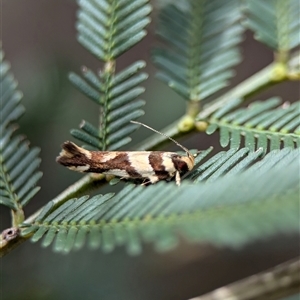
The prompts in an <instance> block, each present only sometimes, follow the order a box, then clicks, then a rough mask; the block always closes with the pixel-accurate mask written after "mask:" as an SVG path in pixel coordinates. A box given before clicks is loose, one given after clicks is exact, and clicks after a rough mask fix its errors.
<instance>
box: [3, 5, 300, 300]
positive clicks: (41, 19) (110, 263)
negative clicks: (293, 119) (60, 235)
mask: <svg viewBox="0 0 300 300" xmlns="http://www.w3.org/2000/svg"><path fill="white" fill-rule="evenodd" d="M152 4H153V5H154V11H153V13H152V15H151V17H152V19H153V21H154V22H153V23H152V24H151V26H150V27H149V28H148V30H149V33H148V35H147V37H146V38H145V39H144V40H143V41H142V42H141V43H139V44H138V45H137V46H135V47H134V48H133V49H132V50H131V51H129V52H128V53H125V54H124V55H123V56H122V57H120V58H119V59H118V61H117V68H118V70H121V69H123V68H124V67H126V66H128V65H129V64H130V63H132V62H134V61H136V60H138V59H142V60H145V61H147V68H146V72H148V73H149V74H150V78H149V79H148V81H147V82H146V83H145V84H144V86H145V87H146V88H147V90H146V93H145V94H144V95H143V97H142V98H143V99H145V100H146V101H147V104H146V107H145V111H146V115H145V116H144V117H143V118H141V119H140V120H141V121H142V122H144V123H146V124H149V125H152V126H153V127H155V128H157V129H161V128H163V127H164V126H166V125H168V124H169V123H171V122H172V121H175V120H176V119H178V118H179V117H180V116H181V115H182V114H183V113H184V110H185V103H184V101H183V99H181V98H180V97H179V96H178V95H176V94H175V93H174V92H173V91H172V90H170V89H169V88H168V87H166V86H165V85H164V84H162V83H161V82H159V81H158V80H156V79H155V78H154V74H155V68H154V66H153V65H152V63H151V59H150V51H151V48H152V47H153V46H154V45H157V41H156V37H155V35H154V28H155V23H156V15H157V10H158V6H157V2H156V1H152ZM1 9H2V12H1V26H2V27H1V35H2V36H1V40H2V47H3V50H4V52H5V57H6V60H8V61H9V62H10V63H11V65H12V72H13V73H14V75H15V77H16V79H17V81H18V82H19V89H20V90H21V91H22V92H23V94H24V98H23V102H22V103H23V105H24V106H25V107H26V113H25V115H24V116H23V117H22V118H21V120H20V122H19V124H20V130H19V131H18V133H22V134H25V135H26V136H27V137H28V139H29V140H30V142H31V144H32V145H34V146H38V147H40V148H41V149H42V152H41V157H42V164H41V169H42V171H43V173H44V176H43V178H42V180H41V182H40V186H42V190H41V191H40V192H39V194H38V195H37V196H36V197H35V198H34V199H33V200H32V201H31V203H30V204H29V205H28V207H27V208H26V214H27V216H29V215H30V214H32V213H33V212H35V211H36V210H37V209H38V208H40V207H41V206H43V205H45V204H46V203H47V202H48V201H49V200H51V199H52V198H53V197H55V196H56V195H57V194H58V193H60V192H61V191H62V190H64V189H65V188H66V187H67V186H68V185H70V184H72V183H73V182H74V181H75V180H77V179H79V178H80V177H81V175H80V174H76V173H73V172H69V171H68V170H66V169H64V168H62V167H61V166H59V165H57V164H56V163H55V157H56V156H57V154H58V152H59V151H60V145H61V143H62V142H63V141H65V140H69V139H72V138H71V135H70V133H69V131H70V129H71V128H77V127H78V124H79V123H80V121H81V120H82V119H86V120H88V121H90V122H92V123H94V124H96V122H97V119H98V116H97V112H98V108H96V105H95V104H94V103H92V102H91V101H90V100H88V99H86V98H85V97H84V96H83V95H81V94H80V93H79V92H78V91H77V90H76V89H75V88H74V87H73V86H72V85H71V84H70V83H69V81H68V78H67V77H68V73H69V72H71V71H73V72H76V73H80V68H81V66H83V65H85V66H87V67H89V68H91V69H93V70H99V69H100V68H101V67H102V64H101V63H100V62H99V61H98V60H96V59H95V58H94V57H93V56H92V55H91V54H90V53H89V52H87V51H86V50H85V49H84V48H83V47H82V46H81V45H80V44H79V43H77V41H76V30H75V21H76V10H77V6H76V1H74V0H51V1H49V0H38V1H37V0H27V1H21V0H2V1H1ZM245 38H246V39H245V41H244V42H243V44H242V48H243V55H244V57H245V60H244V61H243V62H242V63H241V64H240V65H239V66H238V67H237V77H236V78H234V79H233V80H232V86H234V85H236V84H237V83H239V82H241V81H243V80H244V79H246V78H247V77H248V76H250V75H252V74H254V73H255V72H257V71H259V70H260V69H261V68H263V67H265V66H266V65H268V64H269V63H270V62H271V61H272V55H273V54H272V52H271V51H270V50H269V49H268V48H267V47H265V46H264V45H262V44H260V43H258V42H256V41H254V40H253V38H252V34H251V33H250V32H247V33H246V35H245ZM274 95H279V96H282V97H283V99H284V100H285V101H295V100H298V99H299V89H298V83H296V82H294V83H283V84H280V85H278V86H276V87H273V88H272V89H270V90H268V91H267V92H263V93H261V94H260V95H257V96H255V98H253V99H262V100H263V99H267V98H268V97H271V96H274ZM150 134H151V133H150V132H147V131H146V130H142V131H141V133H136V134H134V135H133V138H134V140H133V142H132V143H131V144H130V145H129V146H128V147H132V145H134V143H138V142H139V141H141V140H142V139H143V138H145V137H146V136H148V135H150ZM217 139H218V137H217V136H214V137H206V136H205V134H202V135H198V136H197V138H195V137H192V138H190V139H188V140H187V141H185V142H184V144H185V145H188V146H189V147H193V148H198V149H206V148H207V147H209V146H210V145H211V144H217V143H216V141H217ZM0 209H1V212H0V217H1V228H0V229H1V230H3V229H4V228H7V227H9V224H10V223H9V222H10V219H9V211H8V210H7V209H5V208H3V207H0ZM278 218H280V216H278ZM297 254H299V246H298V238H297V237H296V236H285V237H280V236H276V237H273V238H270V239H268V240H266V241H257V243H253V244H251V245H247V246H245V247H244V248H243V249H236V250H229V249H216V248H212V247H210V246H208V245H189V244H187V243H185V242H184V241H182V243H181V244H180V246H179V247H178V248H177V249H175V250H173V251H170V252H168V253H164V254H159V253H156V252H155V251H154V250H153V248H152V247H151V245H145V251H144V252H143V254H142V255H140V256H138V257H129V256H127V254H126V252H125V251H124V249H123V248H120V249H117V250H116V251H114V252H113V253H111V254H106V255H104V254H102V252H101V251H99V250H98V251H90V250H88V249H84V250H81V251H79V252H77V253H72V254H70V255H67V256H63V255H60V254H56V253H53V252H52V251H51V249H41V247H40V245H39V244H31V243H30V242H27V243H25V244H23V245H21V246H20V247H18V249H16V250H14V251H12V252H11V253H10V254H9V255H8V256H6V257H4V258H3V259H2V260H1V262H0V264H1V265H0V270H1V274H0V280H1V281H0V287H1V292H0V296H1V299H3V300H4V299H108V300H111V299H186V298H189V297H193V296H196V295H198V294H201V293H203V292H208V291H209V290H211V289H214V288H217V287H219V286H220V285H223V284H227V283H230V282H232V281H234V280H237V279H240V278H243V277H245V276H249V275H251V274H254V273H256V272H258V271H261V270H264V269H266V268H268V267H272V266H274V265H276V264H278V263H280V262H283V261H285V260H287V259H289V258H292V257H295V256H296V255H297Z"/></svg>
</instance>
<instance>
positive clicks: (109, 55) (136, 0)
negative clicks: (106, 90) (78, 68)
mask: <svg viewBox="0 0 300 300" xmlns="http://www.w3.org/2000/svg"><path fill="white" fill-rule="evenodd" d="M148 2H149V1H148V0H122V1H120V0H113V1H107V0H92V1H87V0H78V1H77V3H78V5H79V7H80V9H79V11H78V22H77V24H76V27H77V30H78V41H79V42H80V43H81V44H82V45H83V46H84V47H85V48H86V49H87V50H89V51H90V52H91V53H93V54H94V55H95V56H96V57H97V58H98V59H100V60H102V61H110V60H113V59H115V58H117V57H118V56H120V55H121V54H122V53H124V52H125V51H127V50H128V49H130V48H131V47H132V46H134V45H135V44H136V43H138V42H139V41H140V40H141V39H142V38H143V37H144V36H145V35H146V31H145V30H144V28H145V26H146V25H148V24H149V22H150V18H149V17H148V15H149V13H150V12H151V6H150V5H149V4H148Z"/></svg>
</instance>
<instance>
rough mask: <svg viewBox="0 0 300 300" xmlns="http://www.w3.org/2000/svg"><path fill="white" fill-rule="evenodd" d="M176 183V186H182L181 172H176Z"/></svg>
mask: <svg viewBox="0 0 300 300" xmlns="http://www.w3.org/2000/svg"><path fill="white" fill-rule="evenodd" d="M175 181H176V185H178V186H180V173H179V171H176V175H175Z"/></svg>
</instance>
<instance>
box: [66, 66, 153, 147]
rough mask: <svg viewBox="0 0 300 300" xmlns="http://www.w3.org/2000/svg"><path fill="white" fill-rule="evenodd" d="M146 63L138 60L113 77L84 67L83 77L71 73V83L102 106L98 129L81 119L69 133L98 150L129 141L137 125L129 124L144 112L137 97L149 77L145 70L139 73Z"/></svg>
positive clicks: (142, 102)
mask: <svg viewBox="0 0 300 300" xmlns="http://www.w3.org/2000/svg"><path fill="white" fill-rule="evenodd" d="M145 65H146V64H145V62H143V61H137V62H135V63H133V64H132V65H131V66H129V67H128V68H126V69H125V70H123V71H121V72H120V73H118V74H116V75H112V76H107V74H99V76H98V75H96V74H95V73H94V72H92V71H91V70H88V69H87V68H84V70H83V76H84V79H83V78H81V77H80V76H78V75H76V74H74V73H71V74H70V76H69V78H70V80H71V82H72V83H73V84H74V85H75V86H76V87H78V88H79V89H80V90H81V91H82V92H83V93H84V94H85V95H86V96H88V97H89V98H91V99H92V100H94V101H95V102H96V103H97V104H98V105H99V106H100V107H101V124H100V128H96V127H95V126H94V125H92V124H90V123H89V122H87V121H83V122H82V123H81V125H80V129H81V130H78V129H73V130H72V131H71V134H72V135H73V136H74V137H76V138H77V139H79V140H81V141H83V142H84V143H86V144H87V145H89V146H91V147H92V148H95V149H100V150H107V149H109V150H116V149H118V148H121V147H123V146H124V145H126V144H127V143H129V142H130V141H131V138H130V137H129V135H130V134H131V133H132V132H133V131H135V130H136V129H137V128H138V127H139V125H136V124H132V123H130V121H131V120H135V119H137V118H139V117H140V116H142V115H143V114H144V111H143V110H142V109H141V107H142V106H144V105H145V101H143V100H137V101H134V100H135V99H136V97H138V96H139V95H141V94H142V93H143V92H144V88H143V87H140V86H139V84H140V83H141V82H143V81H144V80H146V79H147V78H148V75H147V74H146V73H140V74H138V71H139V70H140V69H141V68H143V67H145Z"/></svg>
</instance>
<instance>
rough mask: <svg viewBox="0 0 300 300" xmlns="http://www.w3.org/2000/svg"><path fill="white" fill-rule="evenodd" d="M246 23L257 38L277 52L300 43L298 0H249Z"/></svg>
mask: <svg viewBox="0 0 300 300" xmlns="http://www.w3.org/2000/svg"><path fill="white" fill-rule="evenodd" d="M246 3H247V5H246V14H247V16H248V18H247V19H246V20H245V25H246V26H247V27H249V28H250V29H252V30H253V31H254V33H255V38H256V39H258V40H259V41H261V42H263V43H265V44H266V45H268V46H269V47H271V48H272V49H273V50H276V51H277V52H285V51H288V50H291V49H293V48H295V47H297V46H298V45H299V43H300V36H299V31H300V20H299V14H300V5H299V1H298V0H285V1H281V0H268V1H260V0H247V1H246Z"/></svg>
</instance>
